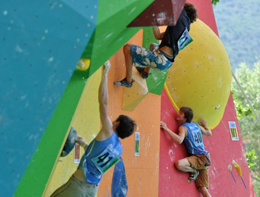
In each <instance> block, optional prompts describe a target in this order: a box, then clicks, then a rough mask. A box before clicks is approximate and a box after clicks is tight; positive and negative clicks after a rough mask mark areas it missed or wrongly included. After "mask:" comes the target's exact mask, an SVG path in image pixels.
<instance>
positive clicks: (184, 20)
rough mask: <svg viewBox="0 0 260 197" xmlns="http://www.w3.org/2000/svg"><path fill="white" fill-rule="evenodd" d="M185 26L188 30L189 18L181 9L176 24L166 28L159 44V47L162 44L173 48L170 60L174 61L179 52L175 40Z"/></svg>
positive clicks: (176, 40)
mask: <svg viewBox="0 0 260 197" xmlns="http://www.w3.org/2000/svg"><path fill="white" fill-rule="evenodd" d="M185 28H187V30H188V31H189V30H190V19H189V17H188V15H187V13H186V11H185V10H184V9H183V10H182V12H181V14H180V17H179V19H178V21H177V23H176V25H175V26H168V27H167V28H166V31H165V33H164V36H163V39H162V41H161V44H160V45H159V48H161V47H163V46H168V47H170V48H171V49H172V50H173V59H172V60H170V61H172V62H173V61H174V58H175V57H176V56H177V55H178V53H179V49H178V44H177V42H178V40H179V38H180V37H181V35H182V33H183V31H184V30H185Z"/></svg>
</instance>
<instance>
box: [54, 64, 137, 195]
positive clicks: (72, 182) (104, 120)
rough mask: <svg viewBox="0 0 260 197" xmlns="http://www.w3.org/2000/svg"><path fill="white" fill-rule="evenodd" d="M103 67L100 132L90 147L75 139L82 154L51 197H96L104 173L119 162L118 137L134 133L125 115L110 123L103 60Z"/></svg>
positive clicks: (81, 139)
mask: <svg viewBox="0 0 260 197" xmlns="http://www.w3.org/2000/svg"><path fill="white" fill-rule="evenodd" d="M103 68H104V70H103V76H102V80H101V83H100V86H99V94H98V100H99V112H100V120H101V124H102V127H101V130H100V131H99V133H98V134H97V136H96V138H95V139H93V140H92V142H91V143H90V144H89V145H88V144H87V142H86V141H85V140H84V139H83V138H82V137H80V136H78V137H77V139H76V142H77V143H78V144H79V145H80V146H81V147H83V148H84V150H85V154H84V155H83V156H82V158H81V160H80V164H79V166H78V169H77V170H76V171H75V173H74V174H73V175H72V176H71V178H70V179H69V181H68V182H67V183H65V184H64V185H62V186H61V187H60V188H58V189H57V190H56V191H55V192H54V193H53V194H52V195H51V197H77V196H86V197H95V196H96V193H97V190H98V186H99V183H100V181H101V178H102V176H103V174H104V173H105V172H107V171H108V170H109V169H110V168H111V167H113V166H114V164H116V163H117V162H119V160H120V159H121V158H120V156H121V154H122V152H123V150H122V145H121V142H120V140H119V138H121V139H124V138H127V137H129V136H131V135H132V134H133V132H134V130H135V127H136V124H135V122H134V121H133V120H132V119H131V118H130V117H128V116H125V115H120V116H119V117H118V118H117V119H116V120H115V121H113V122H112V121H111V120H110V117H109V114H108V112H109V110H108V90H107V73H108V71H109V68H110V62H109V61H106V62H105V64H104V67H103ZM98 124H99V123H98Z"/></svg>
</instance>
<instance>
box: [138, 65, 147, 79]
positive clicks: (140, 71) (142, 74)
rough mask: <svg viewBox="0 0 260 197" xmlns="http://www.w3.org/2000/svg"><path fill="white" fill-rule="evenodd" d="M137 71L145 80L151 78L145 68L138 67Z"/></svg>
mask: <svg viewBox="0 0 260 197" xmlns="http://www.w3.org/2000/svg"><path fill="white" fill-rule="evenodd" d="M136 69H137V70H138V72H139V73H140V75H141V76H142V77H143V78H144V79H147V77H148V76H149V73H147V72H145V71H144V68H142V67H136Z"/></svg>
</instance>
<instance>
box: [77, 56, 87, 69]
mask: <svg viewBox="0 0 260 197" xmlns="http://www.w3.org/2000/svg"><path fill="white" fill-rule="evenodd" d="M89 65H90V59H80V60H79V61H78V64H77V67H76V68H77V69H78V70H82V71H84V70H87V69H88V68H89Z"/></svg>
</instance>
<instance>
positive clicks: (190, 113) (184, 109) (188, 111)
mask: <svg viewBox="0 0 260 197" xmlns="http://www.w3.org/2000/svg"><path fill="white" fill-rule="evenodd" d="M180 111H182V112H183V113H184V118H186V122H191V120H192V118H193V111H192V109H191V108H189V107H181V108H180Z"/></svg>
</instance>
